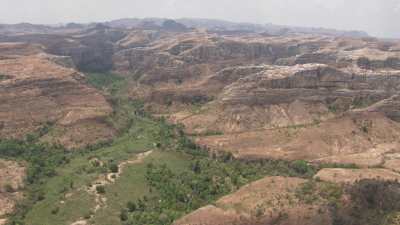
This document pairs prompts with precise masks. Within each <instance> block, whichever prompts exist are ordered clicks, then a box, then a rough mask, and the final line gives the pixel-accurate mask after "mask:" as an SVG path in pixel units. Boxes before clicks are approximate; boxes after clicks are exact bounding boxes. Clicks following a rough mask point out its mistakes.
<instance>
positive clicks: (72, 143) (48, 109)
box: [0, 44, 113, 147]
mask: <svg viewBox="0 0 400 225" xmlns="http://www.w3.org/2000/svg"><path fill="white" fill-rule="evenodd" d="M7 45H9V44H7ZM16 45H17V46H18V44H16ZM0 54H3V56H5V57H8V56H9V54H8V53H7V54H5V53H2V52H0ZM58 60H59V59H58V57H53V56H51V55H47V54H44V53H41V54H34V55H22V56H15V55H14V56H13V57H12V58H8V59H3V60H0V74H2V77H3V79H1V80H0V87H1V88H0V136H1V137H3V138H22V137H23V136H25V135H27V134H29V133H32V132H35V131H37V130H38V129H39V128H41V127H43V126H46V125H48V124H54V125H55V128H54V134H49V136H48V137H47V138H48V139H51V141H55V142H59V143H60V144H64V145H65V146H67V147H81V146H84V145H86V144H91V143H95V142H98V141H100V140H104V139H108V138H110V137H112V135H113V130H112V129H110V127H109V126H108V125H107V124H106V123H105V121H104V118H105V117H107V116H108V115H109V114H110V113H111V112H112V108H111V107H110V105H109V104H108V103H107V102H106V100H105V98H104V97H103V96H102V95H101V94H100V93H98V92H97V91H96V90H95V89H93V88H90V87H88V86H87V85H86V84H85V81H84V77H83V75H82V74H80V73H78V72H77V71H76V70H74V69H72V68H66V67H63V66H61V65H59V64H56V63H55V61H58Z"/></svg>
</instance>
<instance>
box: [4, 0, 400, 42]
mask: <svg viewBox="0 0 400 225" xmlns="http://www.w3.org/2000/svg"><path fill="white" fill-rule="evenodd" d="M0 3H1V6H2V7H1V8H0V23H18V22H30V23H47V24H49V23H52V24H54V23H65V22H96V21H106V20H111V19H119V18H125V17H139V18H143V17H169V18H181V17H196V18H214V19H226V20H231V21H236V22H255V23H275V24H285V25H299V26H318V27H328V28H337V29H357V30H365V31H367V32H368V33H370V34H371V35H375V36H381V37H382V36H385V37H400V0H0Z"/></svg>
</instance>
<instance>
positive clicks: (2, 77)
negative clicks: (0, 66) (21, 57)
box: [0, 74, 9, 81]
mask: <svg viewBox="0 0 400 225" xmlns="http://www.w3.org/2000/svg"><path fill="white" fill-rule="evenodd" d="M8 78H9V76H7V75H4V74H0V81H2V80H7V79H8Z"/></svg>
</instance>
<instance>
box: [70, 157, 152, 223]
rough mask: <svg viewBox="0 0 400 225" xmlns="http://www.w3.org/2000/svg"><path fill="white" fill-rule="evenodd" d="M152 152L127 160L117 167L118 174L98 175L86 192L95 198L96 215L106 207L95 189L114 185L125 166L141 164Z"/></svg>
mask: <svg viewBox="0 0 400 225" xmlns="http://www.w3.org/2000/svg"><path fill="white" fill-rule="evenodd" d="M151 153H153V151H152V150H151V151H147V152H143V153H140V154H137V155H136V157H135V159H132V160H128V161H124V162H121V163H120V164H119V165H118V172H117V173H107V174H102V175H100V176H99V177H98V178H97V179H96V180H95V181H94V182H93V183H92V184H91V185H90V186H89V187H88V189H87V192H88V193H89V194H91V195H94V196H95V202H96V205H95V207H94V209H93V212H94V213H96V212H97V211H98V210H100V209H102V208H105V207H107V197H106V196H105V195H103V194H99V193H98V192H97V187H99V186H106V185H110V184H113V183H115V181H116V180H117V179H118V178H119V177H120V176H121V175H122V173H123V170H124V168H125V167H126V166H128V165H132V164H139V163H142V162H143V160H144V159H145V158H146V157H148V156H149V155H150V154H151ZM91 217H93V215H91ZM86 224H88V222H87V221H86V220H79V221H76V222H74V223H72V224H71V225H86Z"/></svg>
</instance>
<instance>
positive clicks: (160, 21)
mask: <svg viewBox="0 0 400 225" xmlns="http://www.w3.org/2000/svg"><path fill="white" fill-rule="evenodd" d="M174 22H175V23H174ZM100 23H101V24H103V25H106V26H109V27H112V28H123V29H132V28H140V29H148V28H151V29H155V28H157V29H164V28H165V29H167V30H169V29H171V28H172V27H171V26H173V28H172V30H174V29H176V31H183V30H185V29H190V28H192V29H193V28H195V29H207V30H209V31H211V32H234V31H241V32H248V33H265V34H268V35H282V34H290V33H297V34H299V33H300V34H316V35H329V36H338V37H357V38H362V37H369V35H368V33H367V32H364V31H357V30H336V29H330V28H320V27H318V28H317V27H298V26H287V25H276V24H271V23H267V24H256V23H238V22H231V21H225V20H217V19H201V18H200V19H197V18H181V19H175V20H172V19H167V18H144V19H139V18H122V19H117V20H111V21H106V22H100ZM164 23H167V25H168V26H169V28H168V27H163V25H165V24H164ZM168 23H169V24H168ZM96 24H99V23H89V24H79V23H68V24H63V25H41V24H30V23H20V24H0V34H16V33H57V32H59V31H64V30H66V29H68V30H73V29H84V28H90V27H93V26H95V25H96Z"/></svg>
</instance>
